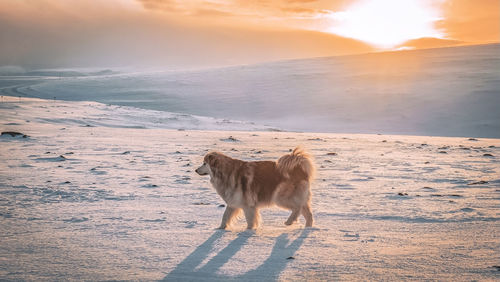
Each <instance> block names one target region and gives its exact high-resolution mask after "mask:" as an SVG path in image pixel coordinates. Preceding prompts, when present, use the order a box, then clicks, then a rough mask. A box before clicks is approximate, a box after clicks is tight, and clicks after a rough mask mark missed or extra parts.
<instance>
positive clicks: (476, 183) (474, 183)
mask: <svg viewBox="0 0 500 282" xmlns="http://www.w3.org/2000/svg"><path fill="white" fill-rule="evenodd" d="M480 184H488V181H484V180H480V181H476V182H472V183H469V184H467V185H480Z"/></svg>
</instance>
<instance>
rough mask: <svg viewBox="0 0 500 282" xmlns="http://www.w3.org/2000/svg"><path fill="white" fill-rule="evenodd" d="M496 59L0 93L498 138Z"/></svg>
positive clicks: (43, 73) (447, 55) (323, 63)
mask: <svg viewBox="0 0 500 282" xmlns="http://www.w3.org/2000/svg"><path fill="white" fill-rule="evenodd" d="M499 54H500V44H489V45H481V46H465V47H452V48H441V49H429V50H413V51H399V52H386V53H372V54H362V55H354V56H343V57H326V58H313V59H303V60H292V61H282V62H270V63H266V64H258V65H247V66H233V67H226V68H217V69H205V70H192V71H166V72H162V71H138V70H136V71H134V70H133V69H123V70H108V69H103V70H97V69H60V70H57V69H56V70H54V69H51V70H31V71H25V72H19V73H18V76H12V75H8V76H3V77H2V76H0V89H2V92H3V93H4V94H5V95H10V96H22V97H35V98H36V97H38V98H43V99H49V100H50V99H53V98H54V97H56V98H57V99H60V100H70V101H88V100H91V101H97V102H101V103H104V104H112V105H122V106H132V107H138V108H142V109H151V110H157V111H168V112H175V113H185V114H190V115H199V116H209V117H216V118H220V119H236V120H244V121H252V122H255V123H257V124H266V125H270V126H272V127H276V128H281V129H284V130H288V131H305V132H333V133H373V134H377V133H382V134H406V135H420V136H450V137H452V136H455V137H486V138H500V111H498V105H499V104H500V92H499V89H500V79H499V77H500V67H499V66H500V56H499ZM0 73H1V70H0ZM5 73H10V74H12V73H14V70H12V67H10V68H8V70H6V71H5Z"/></svg>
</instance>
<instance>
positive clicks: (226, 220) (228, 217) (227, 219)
mask: <svg viewBox="0 0 500 282" xmlns="http://www.w3.org/2000/svg"><path fill="white" fill-rule="evenodd" d="M239 212H240V209H238V208H233V207H230V206H227V207H226V210H225V211H224V215H223V216H222V222H221V224H220V226H219V229H226V227H227V226H228V225H230V224H231V221H232V220H233V218H234V217H235V216H236V215H238V213H239Z"/></svg>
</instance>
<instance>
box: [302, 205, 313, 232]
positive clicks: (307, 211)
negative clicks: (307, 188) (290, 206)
mask: <svg viewBox="0 0 500 282" xmlns="http://www.w3.org/2000/svg"><path fill="white" fill-rule="evenodd" d="M301 211H302V215H303V216H304V218H305V219H306V227H312V225H313V215H312V212H311V205H310V203H307V204H305V205H303V206H302V210H301Z"/></svg>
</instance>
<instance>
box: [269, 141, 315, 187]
mask: <svg viewBox="0 0 500 282" xmlns="http://www.w3.org/2000/svg"><path fill="white" fill-rule="evenodd" d="M277 166H278V170H279V171H280V172H281V174H283V175H284V176H285V177H288V178H296V177H300V178H303V179H304V180H307V181H312V180H313V179H314V175H315V172H316V169H315V167H314V163H313V157H312V156H311V155H310V154H309V153H308V152H306V151H305V150H304V148H303V147H301V146H299V147H297V148H295V149H294V150H293V152H292V153H291V154H288V155H284V156H283V157H281V158H280V159H279V160H278V162H277Z"/></svg>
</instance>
